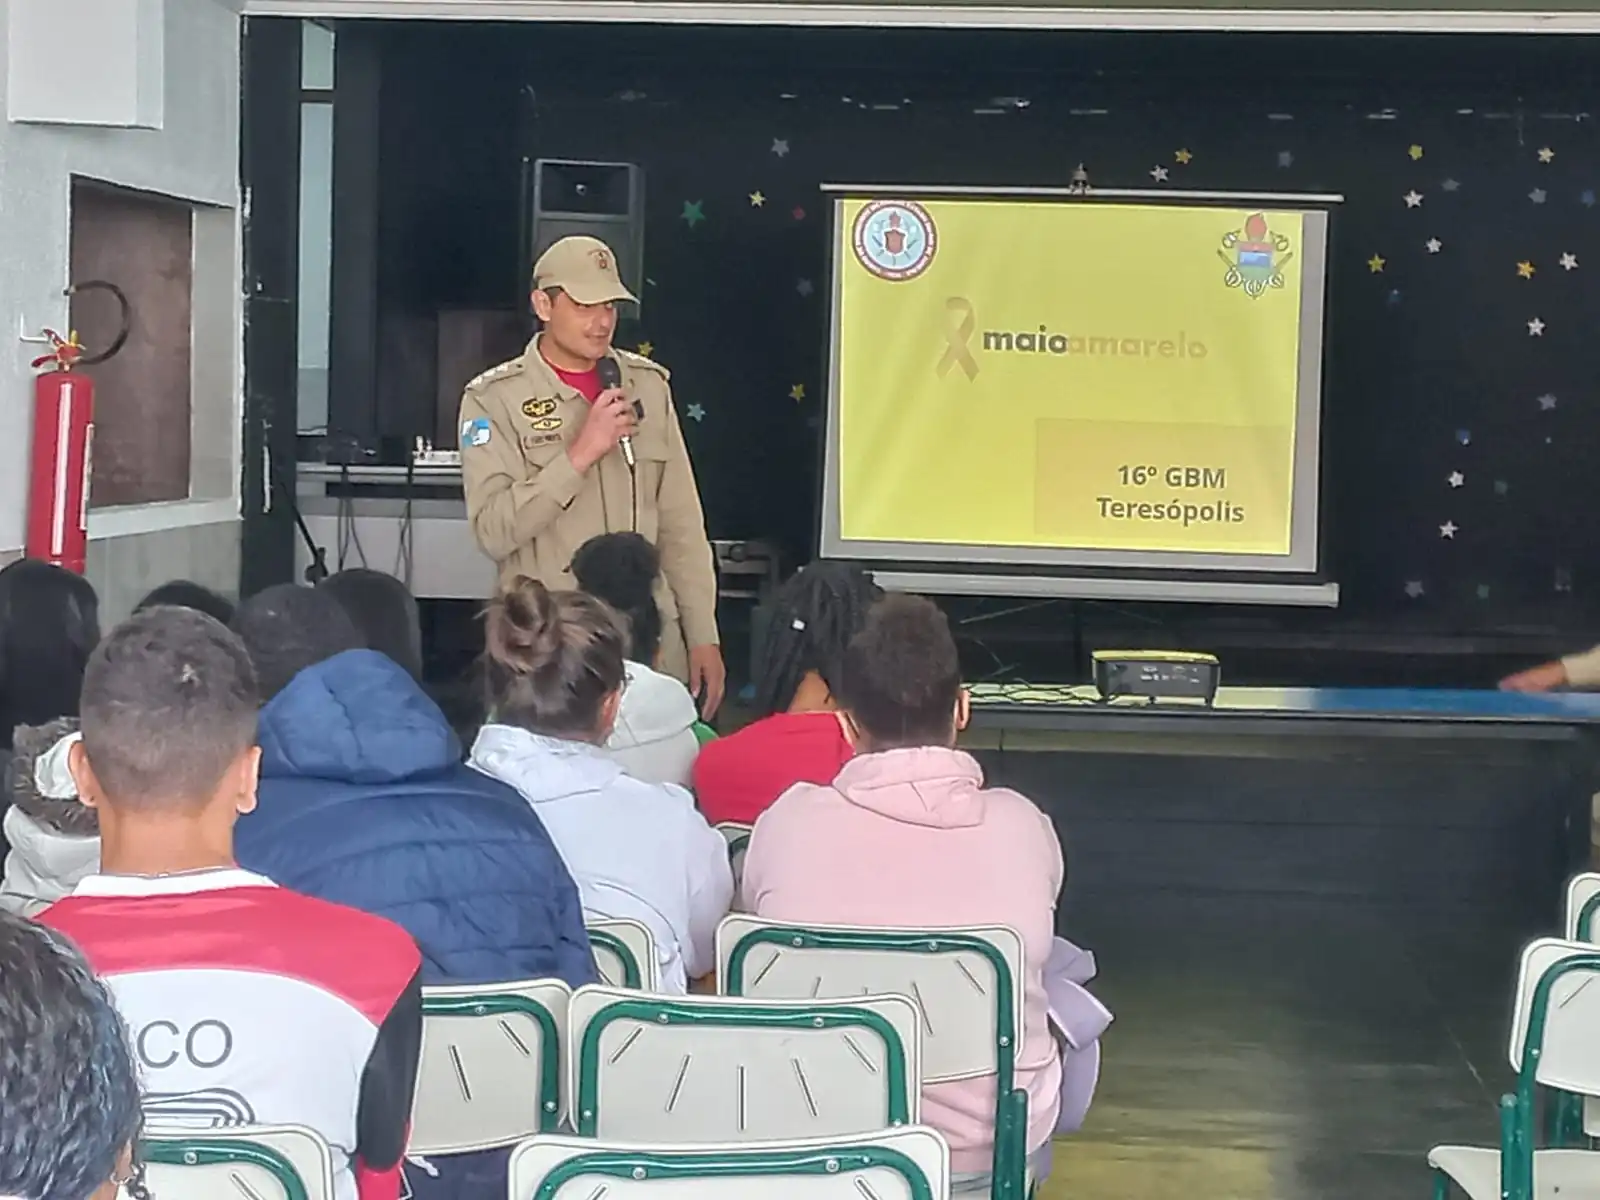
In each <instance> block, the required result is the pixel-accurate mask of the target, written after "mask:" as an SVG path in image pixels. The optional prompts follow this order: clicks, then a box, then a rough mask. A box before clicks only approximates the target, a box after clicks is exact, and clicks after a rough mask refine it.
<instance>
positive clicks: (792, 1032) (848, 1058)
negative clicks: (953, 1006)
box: [567, 987, 922, 1144]
mask: <svg viewBox="0 0 1600 1200" xmlns="http://www.w3.org/2000/svg"><path fill="white" fill-rule="evenodd" d="M568 1028H569V1033H568V1038H569V1040H568V1055H567V1061H568V1066H567V1089H568V1091H567V1094H568V1097H569V1100H568V1104H569V1110H570V1112H571V1115H572V1120H571V1124H572V1127H573V1128H574V1129H576V1130H577V1132H578V1133H579V1134H580V1135H582V1136H584V1137H603V1138H612V1139H616V1140H622V1141H630V1142H660V1143H663V1144H681V1143H685V1142H744V1141H751V1140H758V1139H762V1138H789V1137H796V1136H804V1137H827V1136H837V1135H845V1134H856V1133H862V1132H866V1131H870V1130H874V1129H882V1128H884V1127H886V1126H892V1125H909V1124H912V1123H913V1122H915V1121H916V1119H917V1113H918V1110H919V1102H920V1089H921V1085H922V1078H921V1071H920V1059H919V1055H918V1038H917V1012H916V1006H915V1005H913V1004H912V1003H911V1001H910V1000H909V999H907V998H906V997H904V996H857V997H855V998H854V999H851V1000H847V1001H816V1000H804V1001H772V1002H766V1001H749V1000H740V999H735V998H730V997H726V996H650V995H642V994H640V993H637V992H628V991H625V990H622V989H619V988H605V987H586V988H579V989H578V991H577V993H576V994H575V995H574V996H573V997H572V1009H571V1018H570V1024H569V1027H568Z"/></svg>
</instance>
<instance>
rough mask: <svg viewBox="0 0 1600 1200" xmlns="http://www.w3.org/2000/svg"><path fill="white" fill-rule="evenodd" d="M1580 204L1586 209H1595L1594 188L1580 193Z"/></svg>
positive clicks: (1585, 189)
mask: <svg viewBox="0 0 1600 1200" xmlns="http://www.w3.org/2000/svg"><path fill="white" fill-rule="evenodd" d="M1578 202H1579V203H1580V204H1582V205H1583V206H1584V207H1585V208H1593V207H1594V189H1593V188H1584V189H1583V191H1581V192H1579V193H1578Z"/></svg>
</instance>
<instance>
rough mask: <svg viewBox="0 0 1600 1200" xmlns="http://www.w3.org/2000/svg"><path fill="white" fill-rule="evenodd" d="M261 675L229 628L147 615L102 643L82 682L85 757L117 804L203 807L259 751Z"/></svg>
mask: <svg viewBox="0 0 1600 1200" xmlns="http://www.w3.org/2000/svg"><path fill="white" fill-rule="evenodd" d="M259 707H260V699H259V697H258V696H257V694H256V678H255V671H254V670H253V669H252V668H251V666H250V656H249V654H247V653H246V652H245V648H244V644H243V643H242V642H240V640H239V639H238V638H237V637H235V636H234V635H233V634H232V633H230V632H229V631H228V629H227V627H226V626H225V625H223V624H222V623H221V622H219V621H215V620H213V619H212V618H210V617H208V616H206V615H205V614H204V613H198V612H195V611H194V610H193V609H187V608H151V609H146V610H145V611H144V612H142V613H138V614H135V615H134V616H132V617H129V618H128V619H127V620H126V621H124V622H123V623H122V624H121V625H119V626H117V627H116V629H114V630H112V631H111V634H110V636H108V637H107V638H106V640H105V641H103V642H101V643H100V646H99V648H98V649H96V650H95V652H94V654H93V655H92V656H91V657H90V659H89V667H88V670H86V671H85V672H84V676H83V702H82V704H81V705H80V708H81V716H80V721H81V724H82V729H83V752H84V754H85V755H86V756H87V757H88V759H89V765H90V766H91V767H92V768H93V769H94V774H95V778H96V779H98V780H99V782H100V786H101V787H102V788H104V789H105V792H106V795H107V797H108V799H109V800H110V802H111V803H112V804H113V805H128V806H138V805H154V804H166V805H170V804H173V803H196V802H201V801H204V800H207V799H209V798H210V797H211V795H212V793H213V792H214V791H215V790H216V787H217V784H218V783H219V782H220V781H221V779H222V777H223V775H224V774H225V773H226V772H227V770H228V768H229V767H230V766H232V765H233V763H234V762H236V761H237V760H238V758H239V755H240V754H242V753H243V752H244V751H245V750H247V749H249V747H250V746H251V745H252V744H253V743H254V741H255V736H256V712H257V709H258V708H259Z"/></svg>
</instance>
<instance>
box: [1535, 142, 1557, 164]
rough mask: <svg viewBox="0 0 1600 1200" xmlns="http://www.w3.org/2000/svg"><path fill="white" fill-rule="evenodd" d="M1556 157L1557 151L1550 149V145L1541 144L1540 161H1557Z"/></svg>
mask: <svg viewBox="0 0 1600 1200" xmlns="http://www.w3.org/2000/svg"><path fill="white" fill-rule="evenodd" d="M1555 157H1556V152H1555V151H1554V150H1552V149H1550V147H1549V146H1540V147H1539V161H1540V162H1542V163H1548V162H1554V161H1555Z"/></svg>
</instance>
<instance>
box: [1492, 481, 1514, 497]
mask: <svg viewBox="0 0 1600 1200" xmlns="http://www.w3.org/2000/svg"><path fill="white" fill-rule="evenodd" d="M1510 490H1511V485H1510V484H1509V483H1507V482H1506V481H1505V480H1504V479H1496V480H1495V481H1494V494H1495V495H1496V496H1504V495H1505V494H1506V493H1507V492H1509V491H1510Z"/></svg>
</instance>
